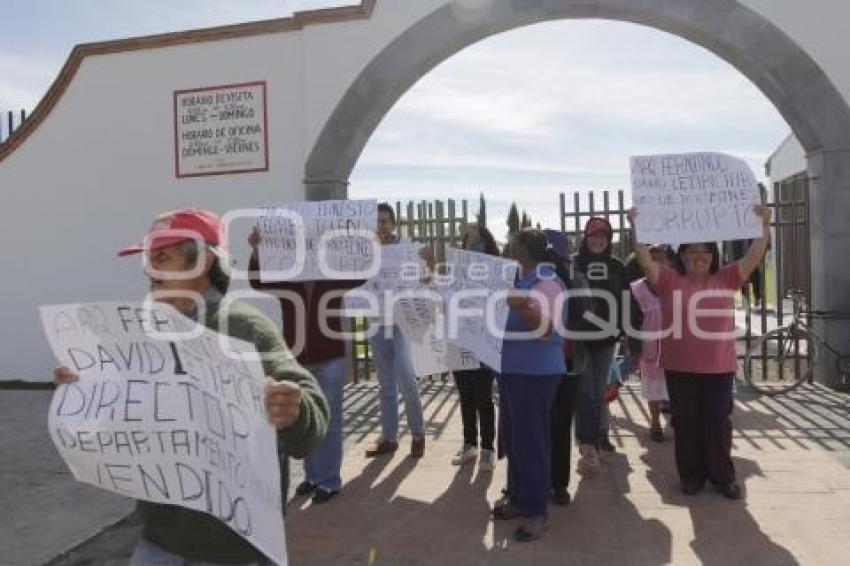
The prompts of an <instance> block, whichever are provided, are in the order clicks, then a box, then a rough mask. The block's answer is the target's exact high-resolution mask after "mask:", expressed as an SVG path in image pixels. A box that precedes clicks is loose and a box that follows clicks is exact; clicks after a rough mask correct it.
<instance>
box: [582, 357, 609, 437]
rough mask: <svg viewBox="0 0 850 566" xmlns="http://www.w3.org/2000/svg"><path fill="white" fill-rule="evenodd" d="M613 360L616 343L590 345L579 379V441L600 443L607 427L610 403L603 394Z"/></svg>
mask: <svg viewBox="0 0 850 566" xmlns="http://www.w3.org/2000/svg"><path fill="white" fill-rule="evenodd" d="M613 360H614V344H611V345H605V346H594V345H591V346H588V348H587V363H586V364H585V368H584V373H583V374H582V376H581V378H580V380H579V396H578V403H576V438H577V439H578V441H579V444H593V445H594V446H598V444H599V436H600V435H599V433H600V431H601V430H607V429H608V407H607V406H605V401H604V400H603V396H604V394H605V388H606V387H607V386H608V372H609V371H610V369H611V362H612V361H613Z"/></svg>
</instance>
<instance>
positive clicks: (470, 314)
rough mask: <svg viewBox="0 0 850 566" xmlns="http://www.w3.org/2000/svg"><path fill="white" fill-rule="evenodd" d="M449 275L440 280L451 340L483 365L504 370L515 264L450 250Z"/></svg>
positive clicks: (463, 251)
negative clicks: (503, 339) (505, 333)
mask: <svg viewBox="0 0 850 566" xmlns="http://www.w3.org/2000/svg"><path fill="white" fill-rule="evenodd" d="M446 261H447V263H448V264H449V265H450V266H451V272H450V273H449V274H448V276H446V277H444V278H440V280H438V285H440V284H441V283H443V284H442V287H441V289H442V290H441V293H442V294H443V295H444V297H445V302H446V305H447V307H446V316H447V317H448V338H449V340H451V341H452V342H454V343H456V344H457V345H459V346H461V347H462V348H465V349H466V350H469V351H470V352H472V354H473V355H474V356H475V357H476V358H478V359H479V360H480V361H481V363H483V364H485V365H487V366H489V367H491V368H493V369H494V370H496V371H501V369H502V332H503V331H504V329H505V324H506V322H507V319H508V305H507V301H506V298H507V294H506V293H507V291H508V290H509V289H512V288H513V286H514V279H515V278H516V273H517V264H516V262H514V261H511V260H506V259H502V258H499V257H494V256H490V255H487V254H482V253H477V252H469V251H465V250H458V249H454V248H449V249H448V250H447V253H446Z"/></svg>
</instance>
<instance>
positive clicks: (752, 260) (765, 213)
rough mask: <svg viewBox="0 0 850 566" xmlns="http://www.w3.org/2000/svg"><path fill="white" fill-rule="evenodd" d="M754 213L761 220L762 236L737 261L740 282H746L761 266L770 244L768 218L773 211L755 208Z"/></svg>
mask: <svg viewBox="0 0 850 566" xmlns="http://www.w3.org/2000/svg"><path fill="white" fill-rule="evenodd" d="M754 211H755V213H756V216H758V217H759V218H761V221H762V234H761V238H759V239H758V240H755V241H753V243H752V244H751V245H750V247H749V248H748V249H747V253H746V254H744V257H742V258H741V259H740V260H738V272H739V273H740V274H741V280H742V281H748V280H749V279H750V276H751V275H752V274H753V271H755V270H756V268H757V267H758V266H759V264H761V260H762V258H764V254H765V252H767V245H768V243H769V242H770V218H771V216H772V212H773V211H772V210H771V209H770V207H767V206H756V207H755V208H754Z"/></svg>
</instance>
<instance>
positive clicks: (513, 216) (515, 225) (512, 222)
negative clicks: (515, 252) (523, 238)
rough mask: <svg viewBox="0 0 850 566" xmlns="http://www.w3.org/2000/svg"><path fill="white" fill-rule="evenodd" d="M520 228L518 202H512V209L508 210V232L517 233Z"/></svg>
mask: <svg viewBox="0 0 850 566" xmlns="http://www.w3.org/2000/svg"><path fill="white" fill-rule="evenodd" d="M519 230H520V224H519V211H518V210H517V208H516V203H512V204H511V209H510V211H508V234H516V233H517V232H519Z"/></svg>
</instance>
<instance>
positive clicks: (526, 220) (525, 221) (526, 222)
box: [519, 210, 531, 230]
mask: <svg viewBox="0 0 850 566" xmlns="http://www.w3.org/2000/svg"><path fill="white" fill-rule="evenodd" d="M519 227H520V229H523V230H524V229H525V228H531V217H530V216H529V215H528V213H527V212H526V211H524V210H523V211H522V220H521V221H520V224H519Z"/></svg>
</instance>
